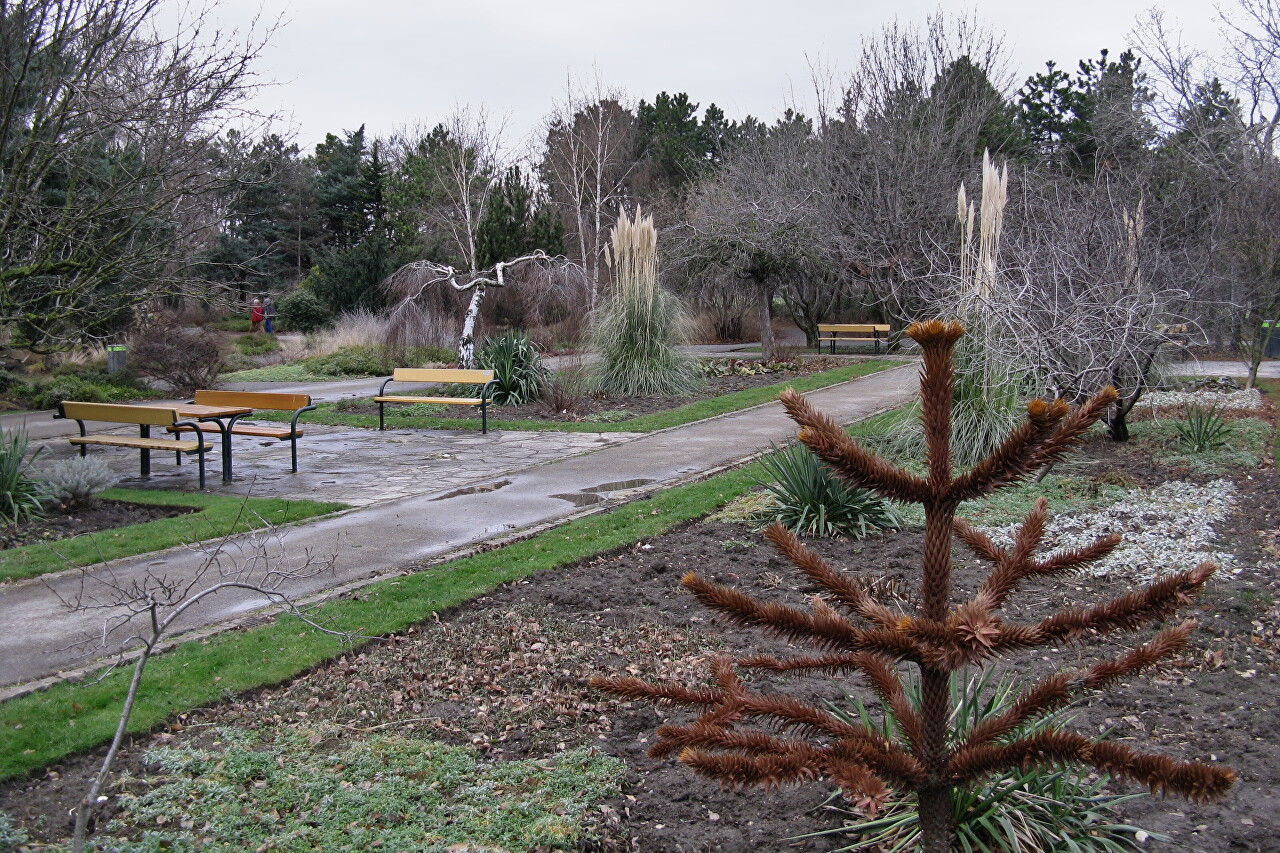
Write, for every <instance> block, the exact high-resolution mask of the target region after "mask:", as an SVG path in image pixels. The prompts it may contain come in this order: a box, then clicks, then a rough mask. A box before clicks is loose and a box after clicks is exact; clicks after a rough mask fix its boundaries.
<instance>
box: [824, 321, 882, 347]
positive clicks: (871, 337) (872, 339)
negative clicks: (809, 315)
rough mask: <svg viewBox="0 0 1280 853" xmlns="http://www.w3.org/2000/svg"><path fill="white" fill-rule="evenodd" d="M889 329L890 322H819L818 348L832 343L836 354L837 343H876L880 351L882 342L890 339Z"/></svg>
mask: <svg viewBox="0 0 1280 853" xmlns="http://www.w3.org/2000/svg"><path fill="white" fill-rule="evenodd" d="M889 331H890V327H889V324H888V323H819V324H818V349H822V345H823V344H824V343H830V344H831V353H832V355H834V354H835V351H836V344H837V343H852V344H871V343H874V344H875V347H876V352H880V342H881V341H885V342H887V341H888V340H889Z"/></svg>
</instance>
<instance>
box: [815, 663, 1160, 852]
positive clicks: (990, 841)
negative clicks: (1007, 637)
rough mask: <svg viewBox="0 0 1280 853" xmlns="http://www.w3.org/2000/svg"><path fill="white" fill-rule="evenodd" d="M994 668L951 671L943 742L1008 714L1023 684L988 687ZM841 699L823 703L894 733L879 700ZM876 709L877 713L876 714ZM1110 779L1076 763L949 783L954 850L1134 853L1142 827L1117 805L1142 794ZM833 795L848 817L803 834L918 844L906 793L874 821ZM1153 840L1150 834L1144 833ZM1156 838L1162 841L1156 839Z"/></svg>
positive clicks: (854, 843)
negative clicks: (1117, 788)
mask: <svg viewBox="0 0 1280 853" xmlns="http://www.w3.org/2000/svg"><path fill="white" fill-rule="evenodd" d="M904 681H905V682H906V683H905V684H904V689H905V690H906V693H907V695H908V697H910V698H911V701H912V702H913V703H915V704H918V703H919V701H920V682H919V679H917V678H908V679H904ZM993 681H994V671H993V670H986V671H983V672H980V673H978V674H976V675H970V674H968V673H965V672H963V671H961V672H956V673H953V674H952V677H951V703H952V707H953V710H952V717H951V726H952V728H951V732H950V737H949V742H950V743H951V744H952V745H956V744H958V743H959V742H960V741H961V740H962V739H963V738H966V737H968V735H969V733H970V732H971V731H973V729H974V728H975V727H976V726H978V725H979V724H981V723H983V722H985V721H987V720H995V719H997V718H999V717H1000V716H1001V715H1002V714H1005V713H1006V712H1007V711H1008V710H1009V708H1010V706H1011V705H1012V704H1013V702H1014V701H1015V700H1016V698H1017V696H1018V693H1020V692H1021V690H1022V688H1021V687H1020V685H1019V684H1018V683H1017V681H1015V680H1014V679H1013V678H1010V677H1007V676H1006V677H1004V678H1001V679H1000V680H999V681H996V682H995V683H994V684H993V683H992V682H993ZM845 698H846V703H847V704H845V705H843V706H840V705H835V704H831V705H829V709H830V711H831V713H832V714H833V715H834V716H836V717H837V718H838V719H842V720H845V721H846V722H848V723H850V724H856V725H865V726H867V727H868V728H871V729H875V730H878V731H880V732H881V734H882V735H884V737H886V738H890V739H893V738H897V737H898V736H899V734H900V732H899V728H900V726H899V723H898V720H897V717H896V716H895V715H894V713H893V709H892V708H890V707H888V706H887V705H885V704H884V703H883V702H881V703H880V705H879V709H878V710H879V714H878V715H877V714H876V713H874V712H873V711H872V710H871V709H870V708H868V707H867V705H866V703H864V702H863V701H862V700H861V699H857V698H855V697H852V696H848V695H847V694H846V697H845ZM877 716H878V719H877ZM1071 721H1072V718H1071V715H1069V714H1068V713H1066V712H1065V711H1062V710H1059V711H1057V712H1054V713H1051V714H1048V715H1046V716H1044V717H1041V718H1039V719H1036V720H1031V721H1029V722H1028V723H1026V724H1024V725H1023V726H1021V727H1020V728H1018V729H1017V730H1016V731H1015V732H1013V733H1011V736H1015V737H1028V736H1034V735H1037V734H1041V733H1043V732H1046V731H1049V730H1051V729H1053V728H1056V727H1060V726H1065V725H1069V724H1070V723H1071ZM1108 781H1109V780H1108V777H1107V776H1105V775H1104V776H1100V777H1096V778H1094V779H1092V780H1091V779H1089V778H1088V776H1087V775H1086V774H1084V773H1082V772H1081V770H1080V769H1079V768H1077V767H1071V766H1064V767H1055V768H1030V769H1027V768H1008V769H1006V770H1004V771H1003V772H1000V773H996V774H993V775H992V776H991V777H990V778H988V779H986V780H984V781H983V782H981V783H980V784H978V785H975V786H974V787H972V788H965V789H956V790H955V791H953V796H952V800H951V806H952V816H953V819H954V822H955V827H956V843H957V845H958V846H959V849H961V850H965V851H974V853H1004V851H1008V850H1036V851H1043V853H1078V851H1086V850H1087V851H1102V852H1103V853H1131V851H1136V850H1140V849H1141V846H1140V845H1139V843H1138V840H1137V839H1138V837H1139V836H1138V833H1140V832H1145V831H1144V830H1142V829H1141V828H1139V827H1136V826H1131V825H1129V824H1126V823H1122V822H1119V821H1118V820H1117V819H1116V814H1115V811H1116V809H1117V808H1119V807H1120V806H1121V805H1123V804H1124V803H1127V802H1129V801H1131V800H1134V799H1137V798H1139V797H1142V796H1145V794H1143V793H1135V794H1107V793H1104V789H1105V787H1106V785H1107V782H1108ZM840 800H841V798H840V795H839V794H838V793H837V794H833V795H832V796H831V798H830V799H829V800H828V807H829V808H831V809H832V810H834V811H837V812H841V813H844V814H847V815H849V816H850V817H851V818H853V819H854V821H855V822H854V823H851V824H850V825H847V826H842V827H839V828H837V829H828V830H823V831H821V832H815V833H812V834H810V835H808V836H805V837H809V838H811V837H817V836H848V837H849V838H850V839H851V843H850V844H848V845H847V846H845V847H841V848H839V849H840V850H841V851H871V850H875V851H887V853H898V851H909V850H915V849H917V847H918V846H919V844H920V811H919V806H918V803H917V800H916V797H915V796H914V795H913V794H907V795H905V796H902V797H899V798H897V799H893V800H891V801H889V802H888V803H887V804H886V806H885V808H884V811H883V812H882V813H881V814H879V815H877V816H876V817H874V818H872V819H867V817H866V815H863V814H859V813H857V812H853V811H850V810H849V809H848V808H847V806H846V805H844V804H841V803H840ZM1146 834H1147V835H1148V836H1150V837H1153V838H1160V836H1158V835H1156V834H1154V833H1146ZM1161 840H1163V839H1161Z"/></svg>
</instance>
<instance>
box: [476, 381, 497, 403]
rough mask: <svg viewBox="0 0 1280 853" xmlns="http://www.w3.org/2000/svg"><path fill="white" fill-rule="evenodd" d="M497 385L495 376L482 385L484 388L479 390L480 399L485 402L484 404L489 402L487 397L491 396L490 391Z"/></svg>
mask: <svg viewBox="0 0 1280 853" xmlns="http://www.w3.org/2000/svg"><path fill="white" fill-rule="evenodd" d="M497 384H498V378H497V377H496V376H495V377H494V378H493V379H490V380H489V381H488V382H486V383H484V387H483V388H481V389H480V399H481V400H483V401H485V402H486V403H487V402H489V397H490V396H491V391H490V389H491V388H493V386H495V385H497Z"/></svg>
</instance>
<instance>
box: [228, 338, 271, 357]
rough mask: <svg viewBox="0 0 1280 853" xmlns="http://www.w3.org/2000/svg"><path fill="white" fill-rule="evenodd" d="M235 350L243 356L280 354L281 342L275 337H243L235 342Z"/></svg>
mask: <svg viewBox="0 0 1280 853" xmlns="http://www.w3.org/2000/svg"><path fill="white" fill-rule="evenodd" d="M235 348H236V349H237V350H238V351H239V352H240V354H241V355H266V354H267V353H269V352H279V351H280V342H279V341H278V340H276V338H275V335H241V336H240V337H238V338H236V340H235Z"/></svg>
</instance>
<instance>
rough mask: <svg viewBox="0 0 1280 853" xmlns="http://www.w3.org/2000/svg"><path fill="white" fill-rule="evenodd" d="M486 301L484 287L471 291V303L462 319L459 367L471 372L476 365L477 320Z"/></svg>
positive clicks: (476, 287)
mask: <svg viewBox="0 0 1280 853" xmlns="http://www.w3.org/2000/svg"><path fill="white" fill-rule="evenodd" d="M483 301H484V285H483V284H477V285H476V286H475V287H473V288H472V289H471V302H470V303H468V304H467V313H466V315H465V316H464V317H463V318H462V338H461V339H460V340H459V341H458V367H460V368H462V369H463V370H471V369H472V368H473V367H475V364H476V318H477V317H479V316H480V303H481V302H483Z"/></svg>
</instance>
